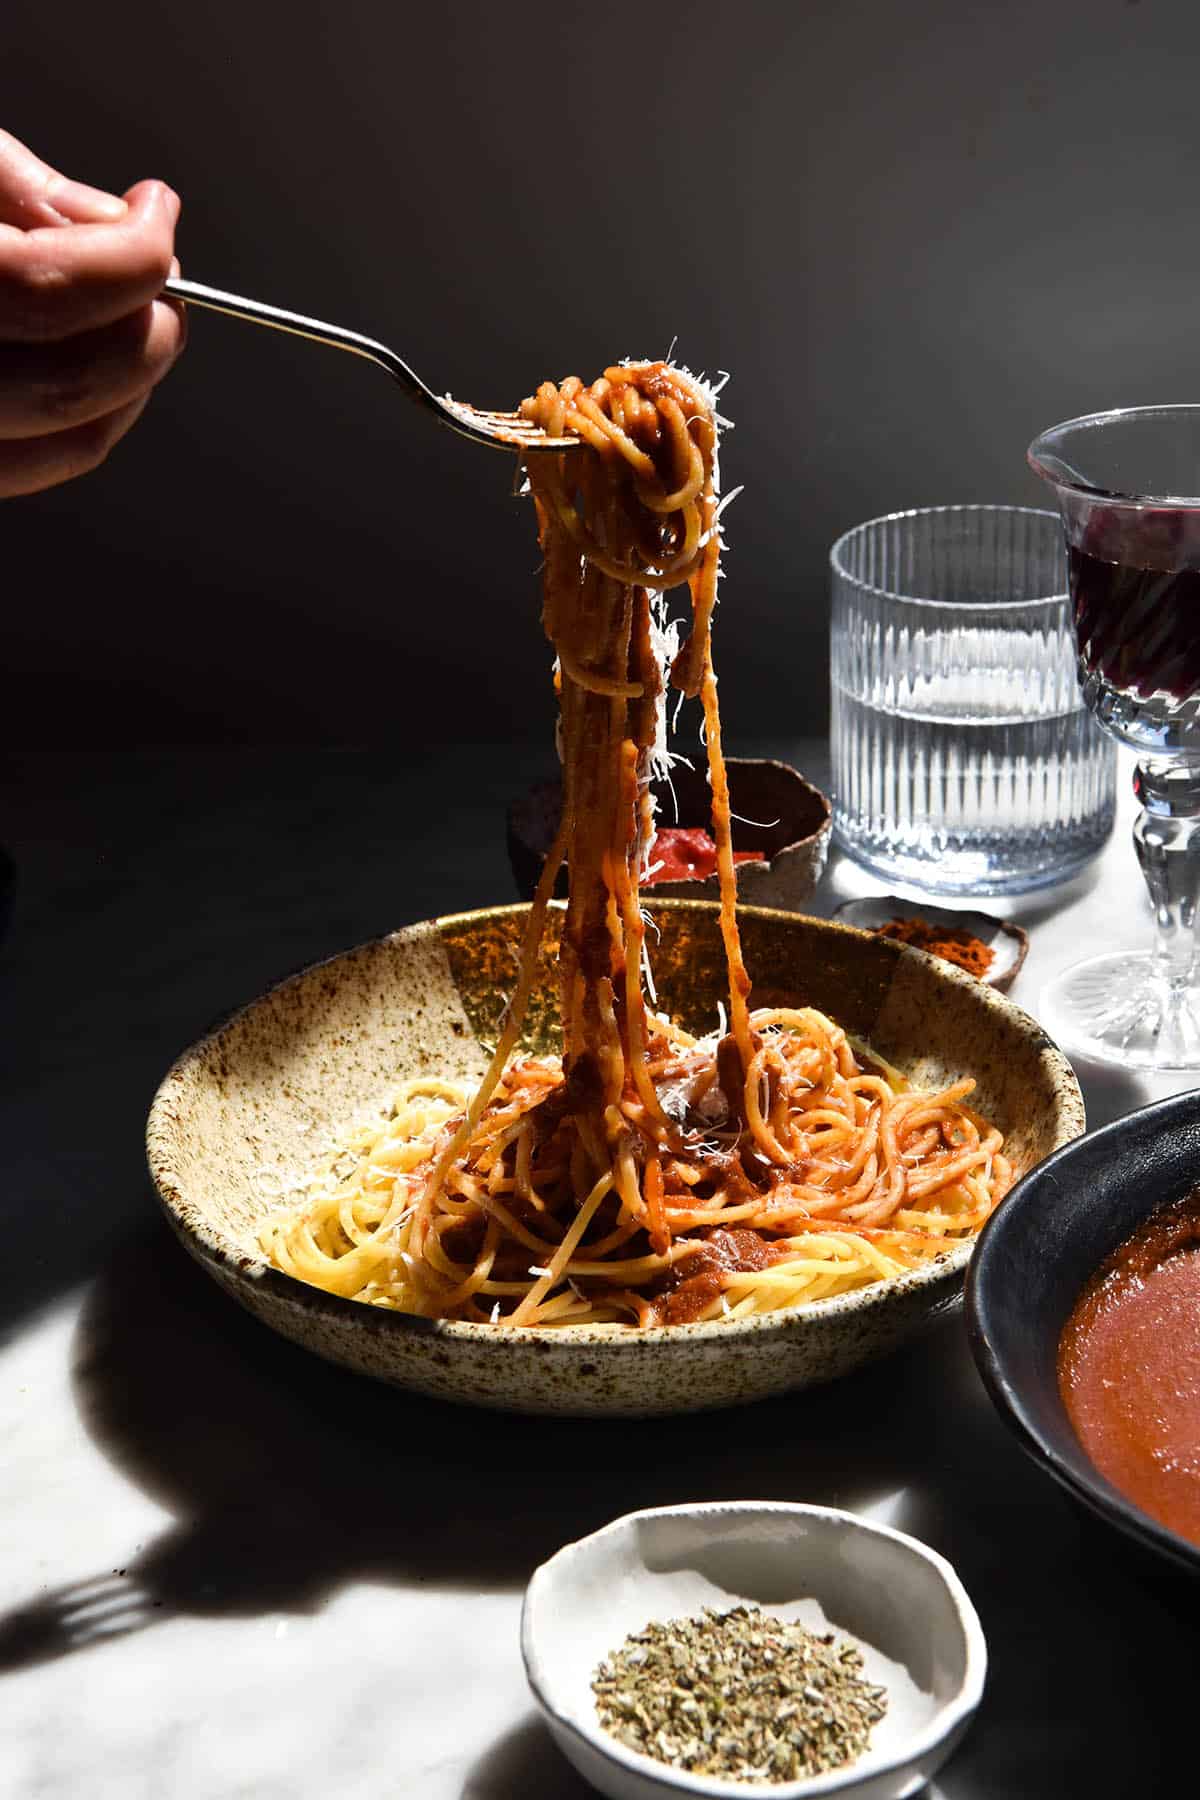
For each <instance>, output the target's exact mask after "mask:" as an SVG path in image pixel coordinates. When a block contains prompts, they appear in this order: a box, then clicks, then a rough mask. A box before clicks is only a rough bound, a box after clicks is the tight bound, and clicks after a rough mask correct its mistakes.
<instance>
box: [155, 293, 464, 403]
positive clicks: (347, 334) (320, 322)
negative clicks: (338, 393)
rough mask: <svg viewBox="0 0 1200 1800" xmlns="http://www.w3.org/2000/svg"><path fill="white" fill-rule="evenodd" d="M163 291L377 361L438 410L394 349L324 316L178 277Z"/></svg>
mask: <svg viewBox="0 0 1200 1800" xmlns="http://www.w3.org/2000/svg"><path fill="white" fill-rule="evenodd" d="M162 291H163V293H164V295H166V296H167V297H168V298H169V299H172V300H184V301H186V302H187V304H188V305H189V306H200V307H203V308H205V310H206V311H208V312H218V313H226V314H228V316H229V317H230V318H231V319H246V320H248V321H249V322H250V324H252V325H266V326H267V327H268V328H269V329H270V330H272V331H286V332H287V333H289V335H290V336H292V337H300V338H308V339H309V340H310V342H312V343H314V344H329V345H330V346H332V348H333V349H335V350H348V351H349V352H350V354H351V356H362V357H365V358H366V360H367V361H368V362H373V363H378V365H379V367H380V368H381V369H386V370H387V372H388V374H389V375H390V376H391V377H392V378H393V380H395V381H398V382H399V383H400V386H401V387H402V388H404V389H405V390H406V391H407V393H408V394H409V395H410V396H411V397H412V398H413V399H414V400H416V401H418V402H419V403H420V404H421V405H422V406H429V407H432V408H433V409H434V411H435V412H436V411H440V406H439V402H438V400H437V397H436V395H435V394H434V393H433V392H432V390H431V389H429V388H427V387H426V386H425V383H424V382H423V381H422V380H421V378H420V376H419V375H415V374H414V373H413V371H412V370H411V369H410V368H409V366H408V364H407V363H406V362H402V361H401V359H400V358H399V357H398V356H397V355H396V352H395V351H394V350H389V349H388V347H387V345H386V344H381V343H379V342H377V340H376V339H375V338H369V337H364V336H363V335H362V333H361V332H358V331H347V330H346V328H345V327H344V326H342V325H330V324H328V323H327V322H326V321H325V320H324V319H309V318H306V317H305V315H304V314H303V313H294V312H285V310H284V309H283V307H281V306H268V305H267V304H266V302H265V301H263V300H249V299H247V298H246V296H245V295H244V294H227V293H224V292H223V291H222V290H221V289H220V288H211V287H203V286H202V285H201V283H200V282H198V281H183V280H181V279H180V278H178V277H177V276H172V277H171V278H170V280H168V281H166V282H164V284H163V290H162Z"/></svg>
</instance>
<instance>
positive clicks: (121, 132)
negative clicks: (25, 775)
mask: <svg viewBox="0 0 1200 1800" xmlns="http://www.w3.org/2000/svg"><path fill="white" fill-rule="evenodd" d="M1197 52H1200V8H1197V7H1196V5H1195V0H1140V3H1139V0H1055V3H1054V4H1049V3H1048V0H1010V3H1008V4H988V3H976V4H971V3H970V0H906V3H905V4H903V5H901V4H898V3H897V0H847V3H846V4H842V5H834V4H828V3H825V0H820V3H817V4H807V5H806V4H791V5H778V4H764V3H761V0H741V3H740V4H737V5H730V4H728V0H724V3H721V4H718V3H717V0H692V4H691V5H690V6H689V7H687V8H686V9H681V8H680V7H679V6H678V5H674V4H672V5H664V4H660V3H659V0H639V3H631V0H608V3H607V4H604V5H600V6H595V5H592V4H587V5H576V4H574V3H573V0H558V3H557V4H550V3H548V0H509V3H508V4H499V3H495V4H483V3H464V0H448V3H446V4H443V5H441V6H428V7H423V8H420V9H418V8H416V7H412V6H404V5H396V4H384V3H383V0H338V3H337V4H314V3H313V0H308V3H300V4H295V5H285V4H281V3H280V4H273V5H272V4H268V3H267V0H240V4H238V5H236V6H220V7H217V6H205V7H195V8H187V7H172V8H163V7H162V6H161V4H160V3H159V0H121V3H120V4H118V5H117V6H97V5H96V4H95V3H94V0H58V4H56V5H55V6H54V7H38V6H34V5H33V4H32V0H8V6H7V7H6V9H5V16H4V19H3V21H2V22H0V117H2V118H3V122H4V123H5V124H6V125H7V126H8V128H9V129H11V130H13V131H14V132H16V133H17V134H18V135H19V136H23V137H25V138H26V139H27V140H28V141H29V142H30V143H32V144H33V145H34V146H35V148H37V149H38V150H39V151H40V152H41V154H43V155H44V156H45V157H46V158H47V159H49V160H51V161H55V162H57V163H58V164H59V165H60V166H61V167H63V168H65V169H66V170H68V171H69V172H71V173H73V174H75V175H78V176H80V177H81V178H83V179H87V180H91V181H94V182H97V183H100V184H103V185H107V186H111V187H113V188H116V189H121V188H123V187H125V186H126V185H128V184H129V183H130V182H132V181H134V180H135V179H137V178H139V177H141V176H143V175H150V174H154V175H161V176H163V177H164V178H166V179H167V180H169V181H171V182H172V183H173V184H174V185H175V186H176V187H177V188H178V189H179V191H180V192H181V194H182V195H183V198H184V213H183V219H182V224H181V232H180V248H181V255H182V258H183V262H184V269H185V273H187V274H190V275H192V276H193V277H194V278H196V279H198V280H202V281H208V282H210V283H213V284H215V285H223V286H228V287H233V288H240V289H241V290H242V291H244V292H249V293H251V294H256V295H259V296H261V297H263V298H266V299H272V300H275V301H277V302H279V303H281V304H284V305H290V306H293V307H295V308H297V309H299V310H301V311H309V312H313V313H316V314H320V315H324V316H326V317H329V318H333V319H336V320H339V321H341V322H343V323H346V324H349V325H353V326H357V327H358V328H360V329H363V330H366V331H369V332H373V333H375V334H376V335H379V336H381V337H383V338H385V339H386V340H388V341H389V342H391V343H393V344H394V345H395V346H396V347H397V348H398V349H399V350H400V351H401V353H402V354H404V355H406V356H407V357H408V358H409V360H410V361H411V362H412V363H413V364H414V366H415V367H416V368H417V369H419V370H420V371H421V372H422V373H424V374H425V375H426V376H427V377H428V378H429V379H430V380H431V382H432V383H433V385H434V386H436V387H446V388H450V389H452V390H453V391H454V392H455V393H458V394H461V395H463V396H465V397H468V398H471V399H474V400H476V401H477V402H479V403H481V404H507V403H510V402H512V401H514V400H516V399H517V398H519V397H520V396H521V395H522V394H524V393H526V392H528V391H529V390H531V389H532V388H533V387H534V386H535V385H536V383H537V382H538V381H539V380H540V379H542V378H543V377H544V376H545V375H547V374H552V375H563V374H566V373H568V372H571V371H578V372H579V373H582V374H585V375H592V374H594V373H596V372H598V370H599V369H600V368H602V367H603V365H604V363H605V362H607V361H610V360H612V359H614V358H616V357H620V356H622V355H633V354H636V355H655V354H661V353H664V352H666V350H667V348H668V346H669V345H670V344H671V342H672V340H673V339H677V343H678V354H679V356H680V357H681V358H682V359H683V360H684V361H686V362H687V363H689V364H690V365H691V366H692V367H694V368H697V369H704V370H708V371H713V370H716V369H729V370H731V371H732V373H733V379H732V381H731V382H730V385H729V387H728V389H727V390H726V410H727V411H728V412H729V413H730V415H731V416H732V417H733V418H734V419H735V420H736V425H737V429H736V432H735V433H734V434H733V435H732V436H731V437H730V439H729V441H728V444H727V446H726V451H725V456H724V472H725V480H726V485H727V486H731V485H733V484H735V483H738V482H744V483H745V485H746V492H745V494H744V495H743V496H742V497H741V499H740V500H739V501H738V502H737V504H736V506H735V507H734V509H733V510H732V511H731V513H730V514H729V520H728V523H729V538H730V542H731V546H732V548H731V554H730V558H729V572H728V578H727V581H726V583H725V584H724V588H723V594H724V604H723V608H722V613H721V616H720V621H719V638H718V650H719V655H720V658H721V666H722V694H723V700H724V704H725V709H726V712H727V716H728V720H729V726H730V736H731V739H732V738H734V737H735V735H736V733H737V732H739V731H741V732H743V733H744V732H748V731H751V730H755V729H757V730H758V731H759V732H760V733H761V732H762V731H763V729H764V728H765V726H766V724H767V722H768V721H769V725H770V728H771V729H772V730H774V731H778V732H785V733H786V732H789V731H793V730H794V731H796V732H797V733H798V734H799V733H800V732H802V731H803V730H805V729H812V728H813V726H814V725H816V726H819V725H820V724H822V723H823V721H824V717H825V705H826V692H825V688H826V683H825V619H826V612H825V607H826V600H825V553H826V550H827V547H828V544H829V542H830V541H831V539H832V538H833V537H834V536H835V535H836V534H837V533H838V532H839V531H841V530H842V529H844V528H845V527H846V526H848V525H850V524H853V523H854V522H855V521H857V520H858V519H860V518H864V517H868V516H870V515H872V514H874V513H878V512H880V511H886V510H888V509H890V508H892V507H901V506H908V505H913V504H920V503H925V502H937V501H953V500H969V499H996V500H1002V499H1012V500H1032V501H1035V502H1036V501H1037V500H1038V499H1039V495H1038V493H1037V491H1036V483H1034V482H1033V480H1032V478H1031V477H1028V476H1027V475H1026V474H1025V472H1024V469H1023V461H1022V458H1023V452H1024V448H1025V445H1026V444H1027V442H1028V441H1029V439H1030V438H1031V436H1032V435H1033V434H1034V433H1035V431H1036V430H1037V429H1038V428H1039V427H1041V426H1043V425H1045V424H1048V423H1050V422H1051V421H1052V420H1054V419H1056V418H1060V417H1066V416H1069V415H1071V414H1074V413H1077V412H1081V411H1087V410H1092V409H1094V408H1097V407H1102V406H1111V405H1118V404H1123V403H1133V402H1138V401H1155V400H1166V399H1179V398H1187V399H1195V398H1197V393H1196V384H1195V380H1194V370H1195V367H1196V362H1197V357H1198V355H1200V279H1198V276H1200V231H1198V229H1197V218H1196V196H1197V193H1198V191H1200V181H1198V179H1197V176H1198V174H1200V170H1198V167H1197V164H1198V137H1200V127H1198V124H1197V118H1198V104H1197V85H1196V83H1197V69H1198V66H1200V65H1198V61H1197ZM509 489H510V471H509V468H508V466H507V465H506V460H505V459H504V458H502V457H500V456H498V455H494V454H492V453H490V452H487V451H484V450H478V449H474V448H472V447H471V446H470V445H467V444H465V443H461V442H460V441H458V440H456V439H455V438H453V437H451V436H450V435H449V434H447V433H443V432H440V431H438V430H436V429H435V428H433V427H432V426H431V425H430V424H428V423H427V422H426V420H425V418H424V417H422V416H420V415H418V414H417V413H416V412H415V411H413V410H412V409H410V408H409V407H408V405H407V404H406V403H405V401H404V400H403V399H402V397H401V396H400V394H399V392H398V390H396V389H394V388H392V387H391V385H390V384H389V383H388V381H387V379H386V378H385V377H384V376H383V375H382V374H380V373H378V372H377V371H374V370H372V369H370V368H369V367H367V366H366V365H362V364H359V363H356V362H355V361H353V360H351V359H349V358H346V357H341V356H338V355H336V354H335V353H333V352H329V351H320V350H316V349H313V348H309V347H307V346H305V345H302V344H298V343H294V342H289V341H286V340H283V339H280V338H278V337H275V336H273V335H268V334H265V333H261V332H256V331H254V330H252V329H251V328H250V327H247V326H238V325H235V324H232V323H229V322H227V321H224V320H219V319H215V318H212V317H206V316H195V317H194V319H193V324H192V335H191V342H190V345H189V348H188V351H187V354H186V356H185V358H184V360H183V362H182V364H181V365H180V366H179V368H178V369H177V370H176V371H175V373H174V374H173V376H172V377H171V379H170V380H169V381H168V383H167V384H166V385H165V386H164V388H163V389H162V391H161V392H160V393H159V394H158V395H157V396H156V398H155V400H154V401H153V403H152V405H151V408H150V411H149V412H148V414H147V416H146V418H145V420H144V421H143V423H142V425H141V426H140V427H139V429H138V430H137V431H136V432H135V433H134V434H133V436H132V437H131V438H130V440H128V442H127V443H126V444H125V445H124V446H122V447H121V448H120V449H119V450H118V451H117V453H116V454H115V455H114V457H113V458H112V460H111V462H110V463H109V465H108V466H107V467H106V468H105V469H103V470H102V471H101V472H100V473H98V474H97V475H95V476H93V477H91V478H89V479H87V480H86V481H83V482H81V483H77V484H74V485H72V486H70V487H68V488H65V489H62V490H60V491H58V492H56V493H51V494H48V495H44V496H40V497H37V498H34V499H31V500H22V501H16V502H10V503H9V504H7V505H6V506H5V507H4V508H3V509H2V511H0V546H2V560H0V581H2V583H3V588H2V592H3V598H4V607H3V618H4V625H3V652H2V655H0V680H2V682H3V691H2V704H3V731H4V736H5V739H6V741H7V742H8V743H9V744H11V745H55V744H84V745H86V744H92V743H97V744H113V745H139V744H154V743H208V742H212V743H229V742H275V743H278V742H288V741H301V740H303V741H307V742H313V743H321V742H330V743H348V742H349V743H353V742H363V741H386V742H390V743H392V744H394V745H397V746H400V747H403V746H405V745H407V744H412V745H414V746H415V745H417V744H419V743H421V742H424V741H431V740H437V739H439V738H442V737H445V736H448V735H454V736H464V735H466V736H472V737H477V738H487V737H494V736H496V735H498V734H501V733H503V732H505V731H511V732H512V733H513V734H515V735H521V736H526V735H534V734H541V733H543V732H545V731H546V730H547V728H548V721H549V718H550V715H551V702H550V697H549V690H548V679H547V675H548V661H547V653H546V647H545V645H544V641H543V640H542V638H541V635H540V630H539V627H538V623H537V598H536V576H535V570H536V565H537V560H538V559H537V552H536V547H535V544H534V541H533V529H532V518H531V515H530V513H529V511H528V510H527V508H526V506H523V505H522V504H519V503H517V502H515V501H514V500H513V499H512V498H511V496H510V492H509Z"/></svg>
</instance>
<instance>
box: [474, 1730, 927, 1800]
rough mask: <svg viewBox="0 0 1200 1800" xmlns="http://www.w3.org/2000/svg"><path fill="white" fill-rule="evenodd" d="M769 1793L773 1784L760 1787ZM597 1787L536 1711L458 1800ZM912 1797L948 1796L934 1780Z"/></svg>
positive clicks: (492, 1753) (478, 1768) (555, 1798)
mask: <svg viewBox="0 0 1200 1800" xmlns="http://www.w3.org/2000/svg"><path fill="white" fill-rule="evenodd" d="M761 1792H762V1793H763V1794H769V1793H770V1789H769V1788H764V1789H762V1790H761ZM595 1794H596V1790H595V1788H593V1787H591V1786H590V1785H589V1784H588V1783H587V1782H586V1781H585V1780H584V1779H583V1776H582V1775H579V1774H577V1773H576V1771H575V1770H574V1769H573V1768H572V1767H571V1765H570V1763H569V1762H568V1761H567V1759H566V1757H565V1756H563V1755H562V1753H561V1751H560V1750H559V1749H558V1746H557V1745H556V1744H555V1742H554V1740H553V1738H552V1737H551V1736H550V1733H549V1732H548V1731H547V1729H546V1727H545V1725H543V1723H542V1721H541V1719H540V1718H539V1717H538V1715H537V1714H536V1713H529V1714H528V1715H527V1716H526V1717H525V1718H524V1719H522V1720H521V1723H520V1724H519V1725H516V1726H514V1727H513V1729H512V1730H511V1731H506V1732H505V1733H504V1736H503V1737H501V1738H497V1740H496V1742H495V1743H494V1744H492V1745H491V1746H490V1747H489V1748H488V1749H487V1750H485V1751H484V1753H483V1755H482V1756H481V1757H480V1758H479V1759H478V1761H477V1762H475V1764H474V1765H473V1766H472V1768H471V1769H470V1770H469V1772H468V1774H467V1778H466V1780H465V1781H464V1783H463V1785H462V1789H461V1792H460V1795H459V1800H528V1797H529V1796H530V1795H536V1797H537V1800H595ZM911 1800H946V1796H945V1794H944V1793H943V1790H942V1789H941V1788H940V1787H939V1786H938V1785H937V1783H936V1782H933V1783H930V1784H929V1785H928V1786H927V1787H923V1788H922V1789H921V1790H920V1792H919V1793H918V1794H914V1795H912V1796H911Z"/></svg>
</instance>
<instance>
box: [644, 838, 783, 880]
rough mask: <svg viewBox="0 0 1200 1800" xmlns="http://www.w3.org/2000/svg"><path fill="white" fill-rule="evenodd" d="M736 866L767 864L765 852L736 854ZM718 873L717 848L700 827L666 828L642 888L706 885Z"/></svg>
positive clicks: (657, 840)
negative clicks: (677, 883) (669, 884)
mask: <svg viewBox="0 0 1200 1800" xmlns="http://www.w3.org/2000/svg"><path fill="white" fill-rule="evenodd" d="M733 860H734V862H735V863H745V862H765V861H766V858H765V857H764V855H763V853H762V851H761V850H735V851H734V853H733ZM716 870H717V846H716V845H715V844H714V843H713V840H712V838H711V837H710V836H709V834H708V832H707V831H705V830H704V828H703V827H702V826H699V825H694V826H693V825H665V826H664V827H663V828H662V830H661V831H659V832H657V833H656V834H655V838H654V843H653V844H652V846H651V848H650V873H649V875H646V876H644V877H643V879H642V881H641V884H640V885H641V886H642V887H653V886H654V884H655V883H656V882H659V881H704V880H706V879H707V877H708V876H709V875H715V874H716Z"/></svg>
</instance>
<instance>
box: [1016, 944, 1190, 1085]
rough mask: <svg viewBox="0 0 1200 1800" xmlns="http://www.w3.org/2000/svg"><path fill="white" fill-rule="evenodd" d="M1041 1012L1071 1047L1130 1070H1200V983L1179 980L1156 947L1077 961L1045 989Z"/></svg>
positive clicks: (1050, 1029) (1049, 1027)
mask: <svg viewBox="0 0 1200 1800" xmlns="http://www.w3.org/2000/svg"><path fill="white" fill-rule="evenodd" d="M1039 1016H1040V1018H1041V1020H1042V1023H1043V1024H1044V1025H1045V1027H1046V1029H1047V1031H1048V1032H1049V1033H1050V1035H1051V1036H1052V1037H1055V1038H1060V1039H1061V1040H1062V1043H1063V1047H1064V1048H1065V1049H1066V1050H1067V1051H1068V1052H1070V1051H1076V1052H1078V1053H1079V1054H1080V1055H1081V1056H1086V1057H1089V1058H1090V1059H1091V1060H1092V1061H1093V1062H1109V1063H1119V1064H1120V1065H1121V1066H1122V1068H1126V1069H1138V1070H1146V1069H1151V1070H1153V1069H1162V1070H1168V1069H1200V984H1195V983H1191V982H1185V983H1178V984H1177V983H1173V982H1172V981H1171V980H1170V978H1169V977H1168V976H1165V975H1163V974H1162V973H1161V965H1160V962H1159V958H1158V957H1157V955H1156V954H1155V953H1154V952H1153V951H1149V950H1143V951H1119V952H1116V953H1114V954H1110V955H1108V956H1092V957H1089V958H1088V960H1087V961H1086V962H1082V963H1076V964H1075V966H1074V967H1073V968H1070V969H1067V970H1066V972H1065V973H1064V974H1062V975H1059V976H1058V977H1057V978H1056V979H1055V980H1054V981H1052V982H1050V983H1049V985H1048V986H1047V987H1046V988H1045V989H1044V990H1043V992H1042V997H1041V1005H1040V1007H1039Z"/></svg>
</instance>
